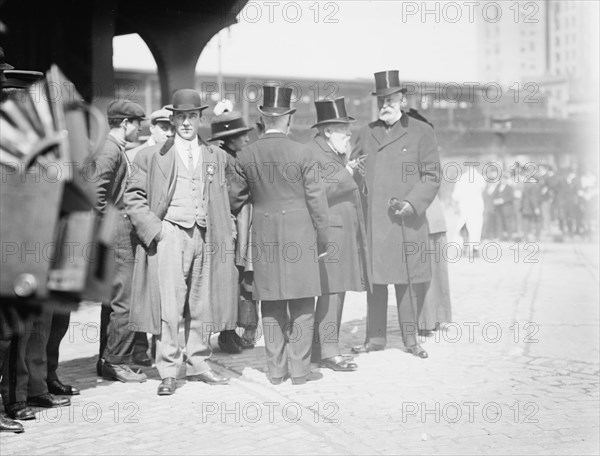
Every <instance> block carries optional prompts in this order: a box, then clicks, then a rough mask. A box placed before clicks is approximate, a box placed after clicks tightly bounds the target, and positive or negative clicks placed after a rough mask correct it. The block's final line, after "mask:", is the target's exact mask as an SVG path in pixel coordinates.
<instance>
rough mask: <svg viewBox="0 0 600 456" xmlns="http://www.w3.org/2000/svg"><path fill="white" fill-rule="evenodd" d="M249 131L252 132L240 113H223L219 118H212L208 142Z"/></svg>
mask: <svg viewBox="0 0 600 456" xmlns="http://www.w3.org/2000/svg"><path fill="white" fill-rule="evenodd" d="M250 130H252V127H248V126H247V125H246V122H244V119H243V118H242V115H241V114H240V113H237V112H224V113H223V114H221V115H220V116H216V117H214V118H213V120H212V122H211V123H210V138H208V140H209V141H215V140H217V139H225V138H230V137H232V136H238V135H242V134H244V133H248V132H249V131H250Z"/></svg>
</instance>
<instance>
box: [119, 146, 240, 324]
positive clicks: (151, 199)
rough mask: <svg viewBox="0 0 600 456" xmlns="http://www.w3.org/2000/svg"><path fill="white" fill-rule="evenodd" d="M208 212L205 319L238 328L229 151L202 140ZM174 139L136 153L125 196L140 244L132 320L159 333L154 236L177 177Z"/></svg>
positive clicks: (157, 279) (165, 210) (159, 226)
mask: <svg viewBox="0 0 600 456" xmlns="http://www.w3.org/2000/svg"><path fill="white" fill-rule="evenodd" d="M200 142H201V144H204V145H205V146H206V147H203V148H202V151H203V155H202V160H203V168H204V169H203V173H204V181H205V183H204V197H205V204H206V208H207V214H206V238H205V241H206V249H207V250H206V253H207V254H208V255H210V263H209V266H210V267H209V268H208V271H203V274H205V273H206V274H208V278H207V280H208V282H209V283H210V302H208V303H203V306H202V314H203V316H202V321H203V322H210V323H211V324H215V325H217V326H218V327H219V328H223V329H235V326H236V320H237V305H238V303H237V286H238V285H237V274H238V273H237V269H236V268H235V264H234V260H235V254H234V253H235V250H234V249H235V246H234V240H233V223H232V219H231V214H230V208H229V195H228V191H227V182H226V179H225V176H226V168H227V158H226V153H225V152H224V151H223V150H222V149H219V148H218V147H215V146H208V145H206V144H205V143H204V142H203V141H202V140H201V139H200ZM173 144H174V140H173V139H170V140H168V141H167V142H165V143H164V144H157V145H155V146H151V147H148V148H145V149H142V150H140V151H139V152H138V154H137V155H136V157H135V160H134V166H133V168H134V171H133V173H132V175H131V176H130V179H129V182H128V185H127V189H126V190H125V195H124V200H125V204H126V209H127V214H128V216H129V217H130V218H131V222H132V224H133V226H134V228H135V231H136V233H137V236H138V238H139V239H140V241H141V242H140V244H139V245H138V246H137V248H136V254H135V267H134V272H133V283H132V296H131V301H132V302H131V312H130V315H129V321H130V323H131V324H132V325H134V327H135V328H136V331H140V332H147V333H151V334H160V328H161V324H160V323H161V320H160V315H161V313H160V294H159V277H158V263H157V262H158V257H157V253H156V241H155V240H154V239H155V238H156V235H157V234H158V233H159V232H160V230H161V228H162V225H161V221H162V219H163V218H164V216H165V214H166V212H167V209H168V207H169V205H170V204H171V199H172V198H173V193H174V191H175V182H176V175H175V174H176V160H175V159H176V156H175V154H176V153H177V150H176V148H175V146H174V145H173Z"/></svg>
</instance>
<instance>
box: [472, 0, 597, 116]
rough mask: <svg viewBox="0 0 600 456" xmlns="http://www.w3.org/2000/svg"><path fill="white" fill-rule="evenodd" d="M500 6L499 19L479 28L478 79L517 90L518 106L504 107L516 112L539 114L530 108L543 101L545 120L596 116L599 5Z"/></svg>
mask: <svg viewBox="0 0 600 456" xmlns="http://www.w3.org/2000/svg"><path fill="white" fill-rule="evenodd" d="M501 4H502V7H503V8H502V18H501V19H500V20H498V21H494V20H493V19H494V18H489V17H488V18H486V19H485V20H482V21H481V22H480V24H479V27H478V38H479V43H480V44H479V47H478V57H479V76H480V81H481V82H482V83H486V82H497V83H499V84H500V85H501V86H502V87H503V88H504V90H509V89H512V90H513V91H514V90H519V91H520V94H519V101H520V102H522V103H515V104H513V106H512V107H510V106H504V108H505V109H509V108H511V109H513V110H517V111H520V113H519V114H523V113H525V112H537V111H536V110H532V109H531V107H532V106H531V105H533V104H534V103H533V102H534V101H535V100H540V101H542V100H543V103H542V104H540V105H539V107H541V108H542V109H543V113H544V114H545V115H546V116H549V117H557V118H568V117H570V118H574V117H579V116H587V115H589V114H590V113H592V112H594V110H595V107H596V106H597V100H598V87H597V86H598V79H599V78H598V2H596V1H589V0H548V1H527V2H518V3H516V2H511V3H508V2H507V3H501ZM490 19H492V20H490ZM512 98H513V99H514V98H515V97H514V96H513V97H512ZM525 99H527V100H528V101H527V102H526V101H525ZM496 108H499V109H501V108H502V107H501V106H497V107H496Z"/></svg>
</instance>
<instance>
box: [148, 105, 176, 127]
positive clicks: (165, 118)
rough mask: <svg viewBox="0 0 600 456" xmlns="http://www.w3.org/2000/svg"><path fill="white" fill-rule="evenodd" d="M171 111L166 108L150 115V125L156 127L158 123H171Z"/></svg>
mask: <svg viewBox="0 0 600 456" xmlns="http://www.w3.org/2000/svg"><path fill="white" fill-rule="evenodd" d="M170 117H171V111H169V110H168V109H165V108H164V107H163V108H161V109H158V110H156V111H154V112H153V113H152V114H150V123H151V124H152V125H156V123H157V122H170V120H171V119H170Z"/></svg>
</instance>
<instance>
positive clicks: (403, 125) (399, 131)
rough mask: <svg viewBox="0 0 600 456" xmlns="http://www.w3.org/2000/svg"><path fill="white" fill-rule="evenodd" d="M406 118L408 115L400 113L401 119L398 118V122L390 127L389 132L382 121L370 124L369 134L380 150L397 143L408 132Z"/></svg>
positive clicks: (407, 120)
mask: <svg viewBox="0 0 600 456" xmlns="http://www.w3.org/2000/svg"><path fill="white" fill-rule="evenodd" d="M408 118H409V116H408V114H406V113H405V112H404V111H402V117H400V120H399V121H398V122H396V123H395V124H394V125H392V128H391V129H390V130H389V131H387V129H386V126H385V122H383V121H382V120H376V121H375V122H373V123H372V124H371V126H372V128H371V134H372V135H373V137H374V138H375V140H376V141H377V143H378V144H379V148H380V149H381V148H383V147H386V146H388V145H389V144H391V143H393V142H395V141H397V140H398V139H400V138H401V137H403V136H404V135H405V134H406V133H407V132H408V123H409V119H408Z"/></svg>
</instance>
